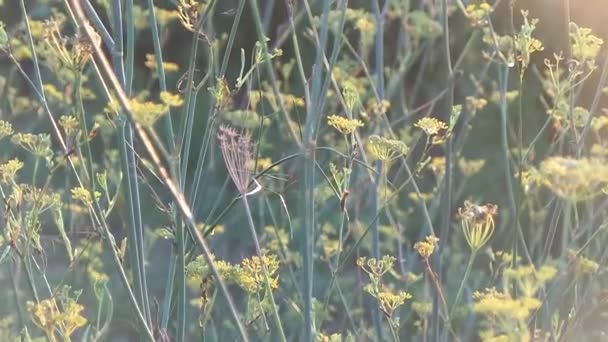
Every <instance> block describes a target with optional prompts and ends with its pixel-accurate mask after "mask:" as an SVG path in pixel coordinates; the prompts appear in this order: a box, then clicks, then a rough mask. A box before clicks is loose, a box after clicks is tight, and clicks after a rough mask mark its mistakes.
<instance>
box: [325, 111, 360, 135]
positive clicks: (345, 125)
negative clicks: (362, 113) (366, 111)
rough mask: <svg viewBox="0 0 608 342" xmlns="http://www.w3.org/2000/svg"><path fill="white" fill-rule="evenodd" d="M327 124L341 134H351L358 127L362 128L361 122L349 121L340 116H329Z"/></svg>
mask: <svg viewBox="0 0 608 342" xmlns="http://www.w3.org/2000/svg"><path fill="white" fill-rule="evenodd" d="M327 123H328V124H329V125H330V126H332V127H333V128H335V129H337V130H338V131H339V132H340V133H342V134H351V133H353V132H354V131H355V130H356V129H357V128H358V127H363V122H362V121H361V120H357V119H349V118H345V117H343V116H340V115H330V116H329V117H327Z"/></svg>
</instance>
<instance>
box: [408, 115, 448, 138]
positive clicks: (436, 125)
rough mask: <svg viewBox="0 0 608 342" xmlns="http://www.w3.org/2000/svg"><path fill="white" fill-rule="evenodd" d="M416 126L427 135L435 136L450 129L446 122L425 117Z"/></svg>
mask: <svg viewBox="0 0 608 342" xmlns="http://www.w3.org/2000/svg"><path fill="white" fill-rule="evenodd" d="M414 126H416V127H418V128H420V129H421V130H423V131H424V133H426V135H429V136H430V135H435V134H438V133H439V132H440V131H442V130H446V129H448V126H447V125H446V124H445V122H443V121H441V120H438V119H437V118H431V117H424V118H422V119H420V120H418V122H416V123H415V124H414Z"/></svg>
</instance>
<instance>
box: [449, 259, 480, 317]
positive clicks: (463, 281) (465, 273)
mask: <svg viewBox="0 0 608 342" xmlns="http://www.w3.org/2000/svg"><path fill="white" fill-rule="evenodd" d="M476 256H477V250H474V251H473V252H472V253H471V256H470V257H469V262H468V264H467V268H466V270H465V271H464V276H463V277H462V281H461V282H460V286H459V287H458V292H456V298H455V299H454V303H452V308H451V309H450V317H452V316H453V315H454V310H455V309H456V306H457V305H458V301H459V300H460V296H461V295H462V291H463V290H464V285H465V284H466V282H467V279H468V278H469V274H470V273H471V267H472V266H473V262H474V261H475V257H476Z"/></svg>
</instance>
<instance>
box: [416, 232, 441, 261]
mask: <svg viewBox="0 0 608 342" xmlns="http://www.w3.org/2000/svg"><path fill="white" fill-rule="evenodd" d="M438 242H439V238H437V237H436V236H434V235H428V236H427V237H426V238H425V239H424V241H418V242H416V243H415V244H414V249H415V250H416V252H418V254H419V255H420V256H421V257H422V258H423V259H427V258H428V257H430V256H431V254H433V252H434V251H435V248H436V247H437V243H438Z"/></svg>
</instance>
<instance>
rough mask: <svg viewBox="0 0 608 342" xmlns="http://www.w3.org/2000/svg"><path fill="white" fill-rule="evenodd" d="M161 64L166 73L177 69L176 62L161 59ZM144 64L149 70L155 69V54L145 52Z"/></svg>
mask: <svg viewBox="0 0 608 342" xmlns="http://www.w3.org/2000/svg"><path fill="white" fill-rule="evenodd" d="M162 64H163V69H164V70H165V72H167V73H169V72H177V71H179V66H178V65H177V64H176V63H173V62H165V61H163V63H162ZM144 65H145V66H146V67H147V68H148V69H150V70H156V56H155V55H153V54H151V53H147V54H146V61H145V62H144Z"/></svg>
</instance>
